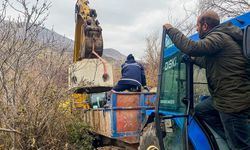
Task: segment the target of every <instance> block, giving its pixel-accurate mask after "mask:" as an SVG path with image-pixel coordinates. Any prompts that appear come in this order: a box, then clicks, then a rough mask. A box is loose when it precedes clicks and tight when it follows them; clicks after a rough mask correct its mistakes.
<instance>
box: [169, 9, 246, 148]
mask: <svg viewBox="0 0 250 150" xmlns="http://www.w3.org/2000/svg"><path fill="white" fill-rule="evenodd" d="M219 24H220V19H219V16H218V14H217V13H215V12H214V11H207V12H204V13H203V14H202V15H200V16H199V17H198V20H197V32H198V34H199V37H200V40H199V41H192V40H191V39H189V38H187V37H186V36H185V35H184V34H182V33H181V32H180V31H179V30H178V29H176V28H173V27H172V26H171V25H170V24H165V25H164V27H165V28H166V29H167V34H168V35H169V37H170V38H171V40H172V41H173V43H174V44H175V46H176V47H177V48H178V49H180V50H181V51H182V52H183V53H186V54H188V55H190V56H193V57H194V58H193V59H194V63H195V64H197V65H198V66H200V67H203V68H205V69H206V77H207V81H208V88H209V91H210V94H211V97H210V98H208V99H206V100H204V101H203V102H201V103H200V104H198V105H197V106H196V108H195V113H196V115H197V117H198V118H200V119H202V120H204V121H205V122H206V123H207V124H209V125H210V126H212V127H213V129H214V130H216V132H217V133H218V134H220V135H221V136H222V137H223V138H225V139H226V140H227V142H228V145H229V147H230V148H231V149H233V150H237V149H250V128H248V124H247V119H248V116H250V63H249V61H248V60H247V59H245V58H244V56H243V54H242V48H241V43H242V38H243V34H242V31H241V29H240V28H238V27H236V26H234V25H232V24H231V23H224V24H221V25H219Z"/></svg>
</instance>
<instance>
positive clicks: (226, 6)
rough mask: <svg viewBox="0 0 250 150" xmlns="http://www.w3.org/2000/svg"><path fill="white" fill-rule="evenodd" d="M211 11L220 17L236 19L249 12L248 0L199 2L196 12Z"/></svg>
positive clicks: (207, 0)
mask: <svg viewBox="0 0 250 150" xmlns="http://www.w3.org/2000/svg"><path fill="white" fill-rule="evenodd" d="M208 9H213V10H215V11H218V12H219V14H220V16H222V17H236V16H238V15H241V14H243V13H246V12H248V11H249V10H250V1H249V0H200V1H198V10H199V11H200V12H202V11H205V10H208Z"/></svg>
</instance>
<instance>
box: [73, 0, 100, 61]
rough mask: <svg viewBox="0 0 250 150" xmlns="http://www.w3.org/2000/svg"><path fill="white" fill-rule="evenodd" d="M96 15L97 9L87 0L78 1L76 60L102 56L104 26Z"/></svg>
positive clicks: (76, 10)
mask: <svg viewBox="0 0 250 150" xmlns="http://www.w3.org/2000/svg"><path fill="white" fill-rule="evenodd" d="M96 17H97V13H96V11H95V10H94V9H90V8H89V6H88V1H87V0H78V1H77V2H76V6H75V22H76V26H75V43H74V60H73V61H74V62H76V61H79V60H82V59H91V58H98V57H101V56H102V53H103V38H102V28H101V27H100V26H99V24H100V23H99V21H98V20H97V19H96Z"/></svg>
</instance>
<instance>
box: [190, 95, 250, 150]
mask: <svg viewBox="0 0 250 150" xmlns="http://www.w3.org/2000/svg"><path fill="white" fill-rule="evenodd" d="M195 115H196V116H197V117H198V118H199V119H200V120H204V121H205V122H206V123H207V124H208V125H210V126H211V127H212V128H213V129H214V130H215V131H216V132H217V133H218V134H219V135H220V136H221V137H222V138H224V139H225V140H226V141H227V143H228V146H229V147H230V149H232V150H250V124H248V117H249V116H250V108H248V109H246V110H243V111H241V112H235V113H224V112H219V111H217V110H216V109H215V108H214V107H213V105H212V98H211V97H209V98H207V99H206V100H204V101H202V102H201V103H199V104H198V105H197V106H196V107H195Z"/></svg>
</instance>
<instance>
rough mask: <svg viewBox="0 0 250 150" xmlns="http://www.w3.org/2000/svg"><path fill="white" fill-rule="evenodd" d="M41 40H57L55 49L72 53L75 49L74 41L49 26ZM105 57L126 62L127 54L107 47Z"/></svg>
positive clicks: (115, 61) (41, 34) (44, 30)
mask: <svg viewBox="0 0 250 150" xmlns="http://www.w3.org/2000/svg"><path fill="white" fill-rule="evenodd" d="M39 38H40V40H44V39H48V38H49V39H53V41H55V42H54V43H55V44H54V46H55V50H61V49H65V48H66V52H69V53H72V54H73V50H74V41H73V40H71V39H69V38H67V37H65V36H63V35H60V34H58V33H56V32H55V31H53V30H49V29H47V28H43V30H42V32H41V33H40V34H39ZM104 44H105V43H104ZM103 57H104V58H106V59H107V61H109V62H112V63H114V64H117V63H118V64H120V62H124V60H125V59H126V56H125V55H123V54H122V53H120V52H119V51H118V50H116V49H113V48H106V49H104V50H103Z"/></svg>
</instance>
